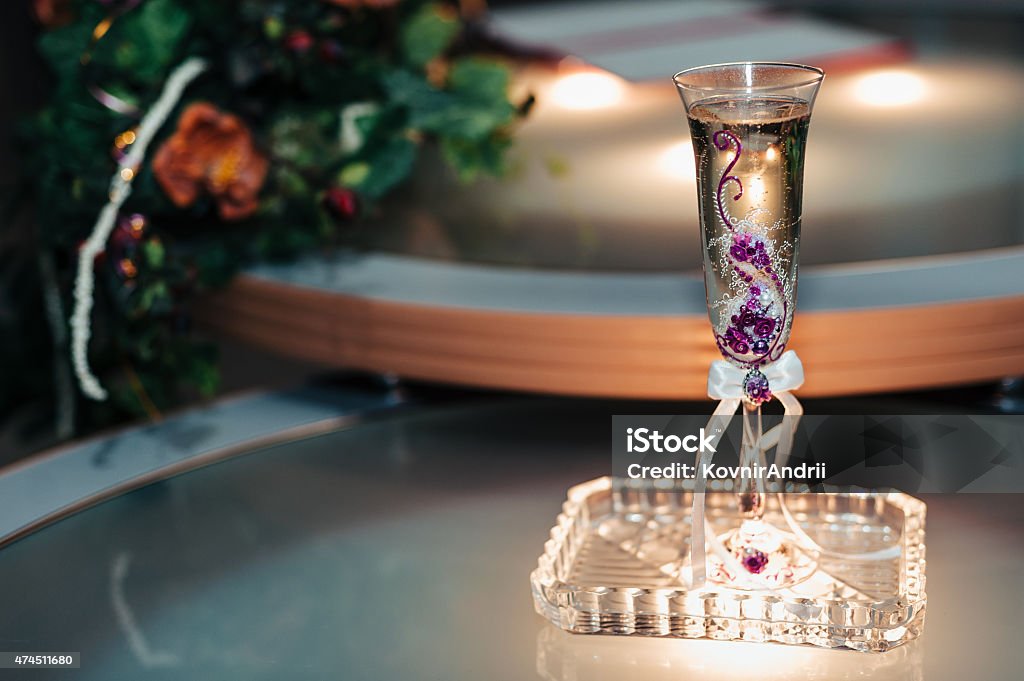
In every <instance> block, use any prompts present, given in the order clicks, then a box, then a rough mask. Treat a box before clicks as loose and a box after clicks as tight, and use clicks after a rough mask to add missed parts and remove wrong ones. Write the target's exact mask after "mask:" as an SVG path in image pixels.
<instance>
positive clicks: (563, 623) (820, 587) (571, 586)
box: [530, 477, 925, 652]
mask: <svg viewBox="0 0 1024 681" xmlns="http://www.w3.org/2000/svg"><path fill="white" fill-rule="evenodd" d="M735 499H736V498H735V495H734V494H732V493H730V492H724V491H710V492H708V493H707V494H706V515H707V518H708V520H709V522H710V524H711V526H712V528H714V530H715V531H716V532H725V531H726V530H728V529H730V528H732V527H735V526H736V525H737V524H738V523H739V519H738V516H737V512H736V500H735ZM768 499H769V506H768V508H767V510H766V513H765V520H767V521H768V522H771V523H773V524H775V525H776V526H777V527H785V522H784V521H783V520H782V517H781V512H780V510H779V507H778V501H777V500H776V497H775V496H774V495H769V496H768ZM692 501H693V495H692V493H691V492H689V491H688V490H687V489H685V488H684V487H679V486H668V485H666V486H657V485H652V484H650V483H649V482H648V483H645V484H643V485H636V484H635V482H634V481H629V482H627V481H620V480H617V479H616V480H613V479H612V478H609V477H604V478H598V479H596V480H592V481H590V482H586V483H583V484H580V485H577V486H576V487H573V488H571V489H570V490H569V496H568V500H567V501H566V502H565V504H564V505H563V507H562V513H561V514H560V515H559V516H558V519H557V522H556V524H555V526H554V528H552V530H551V538H550V539H549V540H548V541H547V542H546V543H545V545H544V553H543V554H542V555H541V556H540V559H539V560H538V564H537V569H536V570H535V571H534V572H533V574H532V575H531V576H530V582H531V586H532V589H533V597H534V603H535V606H536V609H537V612H538V613H540V614H541V615H543V616H544V617H546V618H547V619H549V620H550V621H551V622H553V623H554V624H555V625H557V626H559V627H561V628H562V629H565V630H566V631H570V632H574V633H581V634H619V635H638V636H663V637H678V638H710V639H720V640H743V641H762V642H778V643H787V644H810V645H815V646H821V647H826V648H850V649H853V650H860V651H868V652H882V651H885V650H888V649H890V648H893V647H895V646H899V645H901V644H903V643H906V642H907V641H910V640H912V639H914V638H916V637H917V636H918V635H919V634H920V633H921V629H922V627H923V625H924V615H925V543H924V519H925V504H924V503H923V502H922V501H920V500H918V499H915V498H914V497H911V496H909V495H906V494H902V493H898V492H879V493H875V492H852V491H841V492H834V493H832V492H830V493H802V494H787V495H786V506H787V508H788V509H789V511H790V512H791V513H792V515H793V516H794V517H795V518H796V521H797V522H798V523H799V524H800V526H801V527H802V528H803V530H804V531H805V532H806V533H807V534H808V535H810V537H811V538H813V539H814V541H815V542H817V544H818V545H819V546H821V547H822V548H823V549H825V550H826V551H827V552H828V553H825V554H822V555H821V556H819V557H818V565H817V569H816V570H815V571H814V572H813V573H812V574H811V575H810V576H809V577H807V578H806V579H805V580H804V581H802V582H800V583H798V584H795V585H793V586H791V587H789V588H786V589H779V590H761V591H753V590H739V589H733V588H728V587H723V586H721V585H718V584H714V583H712V582H709V583H708V584H707V585H706V586H705V587H703V588H701V589H699V590H696V591H690V590H688V589H687V588H686V580H685V577H684V576H685V574H686V572H687V570H688V566H687V556H688V552H689V546H688V542H689V537H690V508H691V504H692ZM892 547H898V550H896V551H894V552H893V554H894V555H893V557H891V558H886V559H884V560H877V559H876V560H853V559H850V558H849V557H845V556H843V555H842V554H851V553H858V554H865V553H870V552H877V551H881V550H883V549H887V548H892ZM831 552H835V553H834V554H833V553H831Z"/></svg>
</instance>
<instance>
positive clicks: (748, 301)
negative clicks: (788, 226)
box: [712, 130, 790, 404]
mask: <svg viewBox="0 0 1024 681" xmlns="http://www.w3.org/2000/svg"><path fill="white" fill-rule="evenodd" d="M712 139H713V141H714V144H715V146H716V147H718V149H719V150H720V151H726V150H729V149H731V150H732V151H733V158H732V160H731V161H730V162H729V165H728V166H726V168H725V171H724V172H723V173H722V177H721V179H720V180H719V182H718V191H717V192H716V195H715V201H716V203H717V207H718V215H719V217H720V218H721V220H722V223H723V224H724V225H725V227H726V228H727V229H728V230H729V232H730V233H731V234H730V238H731V242H730V243H728V256H727V257H728V260H729V261H730V264H731V266H732V272H733V275H734V282H735V285H738V287H739V291H740V293H739V295H738V296H737V299H735V300H736V302H735V303H733V305H732V307H731V310H732V313H731V315H730V317H729V323H728V325H727V326H726V328H725V329H724V330H723V331H721V332H720V333H716V335H715V340H716V341H717V343H718V348H719V350H721V352H722V354H723V355H724V356H725V358H726V359H728V360H731V361H732V362H733V363H735V364H737V365H739V366H741V367H744V368H746V369H750V370H751V371H750V373H748V374H747V376H746V378H745V380H744V381H743V389H744V394H745V395H746V398H747V399H748V400H750V401H751V402H754V403H755V404H761V403H762V402H767V401H768V400H770V399H771V398H772V394H771V391H770V390H769V389H768V379H767V378H766V377H765V375H764V374H763V373H761V372H760V371H758V369H759V368H760V367H763V366H764V365H765V364H768V363H770V362H772V361H774V360H776V359H778V357H779V355H781V354H782V351H783V349H784V348H785V343H784V342H781V341H782V334H783V331H784V330H785V328H786V325H787V319H788V315H789V307H790V305H789V299H788V297H787V295H786V289H785V286H784V283H783V280H782V277H780V276H779V272H778V270H777V268H776V266H775V265H776V263H774V262H773V257H774V256H773V254H774V253H775V251H774V248H773V246H772V243H771V242H770V241H767V240H766V239H767V237H766V236H765V234H762V233H761V231H760V229H757V231H750V230H751V229H754V227H753V226H752V225H751V223H749V222H747V221H745V220H737V219H736V218H734V217H732V216H731V215H729V211H728V209H727V208H726V201H727V197H726V188H727V187H728V186H729V185H735V189H736V192H735V195H733V196H731V198H732V200H733V201H736V200H739V198H740V197H742V196H743V182H742V181H741V180H740V178H739V177H737V176H736V175H730V174H729V173H730V172H732V169H733V168H734V167H735V165H736V163H737V162H738V161H739V159H740V156H741V155H742V154H743V145H742V144H741V143H740V140H739V138H738V137H736V135H735V134H733V133H732V132H731V131H729V130H719V131H718V132H716V133H715V134H714V136H713V138H712ZM744 288H746V290H745V291H744V290H743V289H744Z"/></svg>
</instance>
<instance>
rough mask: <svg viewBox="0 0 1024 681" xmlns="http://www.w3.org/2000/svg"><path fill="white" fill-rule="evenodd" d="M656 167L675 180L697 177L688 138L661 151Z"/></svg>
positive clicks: (691, 147)
mask: <svg viewBox="0 0 1024 681" xmlns="http://www.w3.org/2000/svg"><path fill="white" fill-rule="evenodd" d="M658 167H659V168H660V169H661V170H662V172H664V173H665V174H666V175H668V176H669V177H671V178H673V179H676V180H692V179H694V178H696V177H697V167H696V166H695V165H694V160H693V145H692V144H691V143H690V140H685V141H683V142H677V143H676V144H673V145H672V146H670V147H669V148H668V149H666V150H665V151H663V152H662V153H661V157H660V158H659V159H658Z"/></svg>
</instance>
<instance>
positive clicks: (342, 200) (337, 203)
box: [324, 187, 359, 220]
mask: <svg viewBox="0 0 1024 681" xmlns="http://www.w3.org/2000/svg"><path fill="white" fill-rule="evenodd" d="M324 203H325V204H326V205H327V208H328V210H330V211H331V213H333V214H334V215H335V216H336V217H338V218H341V219H342V220H351V219H352V218H354V217H355V216H356V213H357V212H359V199H358V198H357V197H356V193H355V192H354V191H352V190H351V189H347V188H345V187H331V188H330V189H328V190H327V193H326V194H325V195H324Z"/></svg>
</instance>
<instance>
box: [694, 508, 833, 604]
mask: <svg viewBox="0 0 1024 681" xmlns="http://www.w3.org/2000/svg"><path fill="white" fill-rule="evenodd" d="M718 539H719V541H720V542H721V543H722V546H723V547H724V548H725V550H726V551H727V555H726V556H725V557H722V556H718V555H715V554H711V555H710V556H708V573H707V576H708V579H710V580H711V581H712V582H715V583H716V584H721V585H723V586H728V587H730V588H733V589H745V590H760V589H784V588H788V587H792V586H795V585H796V584H799V583H800V582H802V581H804V580H805V579H807V578H808V577H810V576H811V574H813V573H814V571H815V569H817V561H816V560H815V559H814V557H813V556H811V555H810V554H809V553H807V552H805V551H803V550H802V549H800V547H798V546H797V545H796V544H795V543H793V542H791V541H789V540H788V539H787V538H786V537H785V535H783V533H782V532H780V531H779V530H777V529H775V528H774V527H773V526H771V525H769V524H768V523H766V522H764V521H763V520H744V521H743V524H741V525H740V526H739V527H737V528H736V529H734V530H729V531H728V532H726V533H725V534H724V535H722V536H720V537H718Z"/></svg>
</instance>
